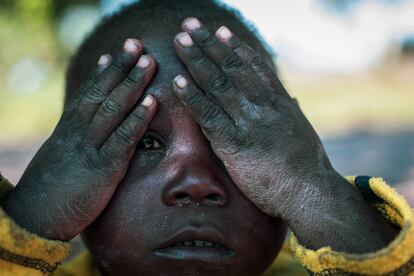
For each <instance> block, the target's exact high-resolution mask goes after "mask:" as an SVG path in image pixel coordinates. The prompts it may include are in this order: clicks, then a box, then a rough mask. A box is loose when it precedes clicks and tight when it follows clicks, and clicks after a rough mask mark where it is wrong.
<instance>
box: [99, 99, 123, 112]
mask: <svg viewBox="0 0 414 276" xmlns="http://www.w3.org/2000/svg"><path fill="white" fill-rule="evenodd" d="M121 110H122V107H121V105H120V104H119V103H118V102H117V101H116V100H115V99H112V98H108V99H107V100H106V101H104V102H103V103H102V111H103V113H104V114H107V115H109V116H117V115H119V114H120V113H121Z"/></svg>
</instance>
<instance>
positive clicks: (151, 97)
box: [142, 95, 155, 107]
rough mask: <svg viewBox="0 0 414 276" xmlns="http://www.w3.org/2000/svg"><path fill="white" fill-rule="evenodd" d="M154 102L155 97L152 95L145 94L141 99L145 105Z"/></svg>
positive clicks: (150, 104) (148, 105)
mask: <svg viewBox="0 0 414 276" xmlns="http://www.w3.org/2000/svg"><path fill="white" fill-rule="evenodd" d="M154 104H155V98H154V97H153V96H152V95H147V96H145V98H144V100H143V101H142V105H143V106H145V107H151V106H153V105H154Z"/></svg>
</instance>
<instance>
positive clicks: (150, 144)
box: [139, 134, 163, 150]
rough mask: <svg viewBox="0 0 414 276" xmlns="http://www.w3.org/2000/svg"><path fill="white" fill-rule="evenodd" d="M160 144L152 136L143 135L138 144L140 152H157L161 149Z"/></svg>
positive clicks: (158, 140)
mask: <svg viewBox="0 0 414 276" xmlns="http://www.w3.org/2000/svg"><path fill="white" fill-rule="evenodd" d="M162 145H163V144H162V142H161V141H160V139H157V138H156V137H154V135H152V134H145V135H144V137H143V138H142V139H141V142H140V143H139V149H140V150H159V149H161V148H162Z"/></svg>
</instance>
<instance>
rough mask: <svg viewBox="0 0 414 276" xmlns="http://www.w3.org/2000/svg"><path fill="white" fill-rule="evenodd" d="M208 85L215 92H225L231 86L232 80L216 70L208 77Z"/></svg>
mask: <svg viewBox="0 0 414 276" xmlns="http://www.w3.org/2000/svg"><path fill="white" fill-rule="evenodd" d="M208 85H209V87H210V90H211V91H213V92H215V93H219V94H220V93H223V92H225V91H227V90H228V89H229V88H230V86H231V85H230V81H229V80H228V78H227V77H226V76H225V75H224V74H222V73H221V72H220V71H215V72H214V73H213V74H211V75H210V76H209V77H208Z"/></svg>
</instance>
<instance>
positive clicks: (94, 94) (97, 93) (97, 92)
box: [87, 82, 105, 102]
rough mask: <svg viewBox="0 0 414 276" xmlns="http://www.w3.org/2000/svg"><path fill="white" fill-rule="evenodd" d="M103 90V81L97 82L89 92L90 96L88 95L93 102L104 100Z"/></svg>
mask: <svg viewBox="0 0 414 276" xmlns="http://www.w3.org/2000/svg"><path fill="white" fill-rule="evenodd" d="M103 91H104V89H103V87H102V85H101V83H99V82H98V83H96V84H95V85H94V86H93V87H92V89H91V91H90V92H89V93H88V96H87V99H88V101H91V102H102V101H104V100H105V96H104V94H103Z"/></svg>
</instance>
